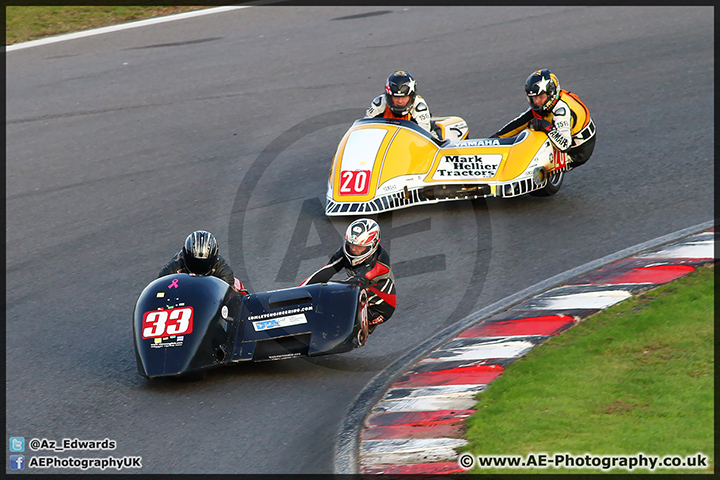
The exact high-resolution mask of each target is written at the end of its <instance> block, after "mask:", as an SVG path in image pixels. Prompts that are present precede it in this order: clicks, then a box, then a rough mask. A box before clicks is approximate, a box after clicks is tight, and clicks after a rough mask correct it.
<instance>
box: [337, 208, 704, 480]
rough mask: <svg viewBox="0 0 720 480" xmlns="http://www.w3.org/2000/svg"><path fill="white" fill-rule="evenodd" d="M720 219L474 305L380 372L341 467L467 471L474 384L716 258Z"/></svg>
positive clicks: (353, 417) (479, 387)
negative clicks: (461, 452) (464, 461)
mask: <svg viewBox="0 0 720 480" xmlns="http://www.w3.org/2000/svg"><path fill="white" fill-rule="evenodd" d="M714 231H715V230H714V222H713V221H710V222H706V223H704V224H701V225H697V226H695V227H690V228H687V229H684V230H680V231H678V232H675V233H673V234H670V235H666V236H663V237H660V238H657V239H655V240H652V241H649V242H645V243H643V244H640V245H636V246H635V247H631V248H628V249H625V250H622V251H620V252H617V253H616V254H613V255H609V256H607V257H604V258H602V259H599V260H596V261H594V262H590V263H588V264H586V265H583V266H581V267H578V268H575V269H572V270H569V271H568V272H565V273H563V274H560V275H556V276H555V277H552V278H551V279H548V280H546V281H544V282H541V283H539V284H537V285H535V286H533V287H530V288H528V289H525V290H523V291H522V292H518V293H517V294H515V295H513V296H511V297H508V298H506V299H504V300H501V301H500V302H497V303H495V304H493V305H490V306H489V307H487V308H485V309H483V310H480V311H479V312H475V313H474V314H472V315H470V316H468V317H466V318H465V319H463V320H462V321H460V322H458V324H456V325H454V326H451V327H448V328H447V329H445V330H443V331H442V332H439V333H438V334H437V335H435V336H434V337H433V338H431V339H428V341H426V342H424V343H423V344H422V345H419V346H418V347H416V348H415V349H413V351H411V352H409V353H408V354H407V355H405V356H404V357H403V358H401V359H399V360H398V361H396V362H395V363H394V364H392V365H390V366H389V367H388V368H387V369H386V370H384V371H383V372H381V373H379V374H378V375H377V376H376V377H375V378H373V379H372V380H371V381H370V383H369V384H368V385H367V386H366V387H365V388H364V389H363V391H362V392H361V393H360V395H359V396H358V398H357V399H356V401H355V403H354V404H353V405H352V407H351V408H350V410H349V412H348V414H347V416H346V419H345V422H344V423H343V427H342V430H341V432H340V433H339V435H338V438H337V446H336V450H335V472H336V473H340V474H356V473H362V474H416V475H417V474H447V473H462V472H464V471H465V470H464V469H462V468H461V467H460V466H459V464H458V453H457V452H456V450H455V449H456V448H457V447H460V446H463V445H466V444H467V443H468V442H467V440H465V439H464V438H462V435H463V428H464V422H465V420H466V419H467V418H468V417H470V416H471V415H472V414H473V413H475V411H476V410H475V409H474V407H475V405H476V404H477V401H476V400H475V398H474V397H475V394H477V393H478V392H481V391H483V390H485V389H487V388H488V387H489V386H490V383H491V382H492V381H493V380H494V379H495V378H497V377H499V376H500V375H502V373H503V370H504V369H505V367H506V366H507V365H509V364H510V363H512V362H513V361H515V360H516V359H518V358H520V357H522V356H523V355H525V354H526V353H527V352H529V351H530V350H532V349H533V348H535V347H536V346H538V345H541V344H542V343H543V342H544V341H545V340H547V339H548V338H550V337H552V336H554V335H558V334H559V333H561V332H563V331H565V330H567V329H568V328H571V327H572V326H573V325H575V324H577V323H578V322H581V321H583V320H584V319H586V318H587V317H589V316H590V315H592V314H594V313H597V312H599V311H601V310H603V309H605V308H607V307H610V306H611V305H615V304H616V303H619V302H622V301H623V300H625V299H627V298H630V297H632V296H633V295H638V294H640V293H643V292H645V291H647V290H650V289H652V288H655V287H657V286H660V285H663V284H665V283H668V282H671V281H673V280H676V279H678V278H680V277H682V276H684V275H687V274H688V273H690V272H692V271H694V270H695V269H696V268H697V267H699V266H701V265H705V264H709V263H713V262H714V261H715V252H714V235H715V233H714Z"/></svg>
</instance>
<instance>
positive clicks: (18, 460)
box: [10, 455, 25, 470]
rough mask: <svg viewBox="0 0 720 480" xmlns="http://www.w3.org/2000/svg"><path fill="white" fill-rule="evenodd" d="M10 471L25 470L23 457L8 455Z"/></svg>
mask: <svg viewBox="0 0 720 480" xmlns="http://www.w3.org/2000/svg"><path fill="white" fill-rule="evenodd" d="M10 470H25V455H10Z"/></svg>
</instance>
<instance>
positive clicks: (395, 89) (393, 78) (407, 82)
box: [385, 70, 417, 117]
mask: <svg viewBox="0 0 720 480" xmlns="http://www.w3.org/2000/svg"><path fill="white" fill-rule="evenodd" d="M416 96H417V82H415V79H414V78H413V76H412V75H410V74H409V73H408V72H405V71H403V70H398V71H397V72H395V73H393V74H392V75H390V76H389V77H388V79H387V82H385V101H386V102H387V105H388V107H390V110H391V111H392V112H393V113H394V114H395V115H397V116H400V117H402V116H405V115H407V114H408V113H410V110H411V109H412V107H413V104H414V103H415V97H416ZM398 97H408V100H407V103H406V104H405V105H402V106H399V105H396V104H395V103H396V102H395V99H396V98H398Z"/></svg>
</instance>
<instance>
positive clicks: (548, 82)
mask: <svg viewBox="0 0 720 480" xmlns="http://www.w3.org/2000/svg"><path fill="white" fill-rule="evenodd" d="M525 93H526V94H527V97H528V102H529V103H530V107H531V108H532V109H533V110H535V111H536V112H538V113H548V112H550V111H552V109H553V107H555V104H556V103H557V101H558V99H559V98H560V82H559V81H558V78H557V77H556V76H555V74H554V73H552V72H551V71H550V70H548V69H543V70H536V71H535V72H533V73H531V74H530V76H529V77H528V78H527V80H525ZM543 93H546V94H547V100H546V101H545V103H543V104H542V105H535V104H534V103H533V100H532V97H537V96H538V95H540V94H543Z"/></svg>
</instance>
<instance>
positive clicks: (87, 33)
mask: <svg viewBox="0 0 720 480" xmlns="http://www.w3.org/2000/svg"><path fill="white" fill-rule="evenodd" d="M253 6H254V5H239V6H231V7H215V8H206V9H203V10H193V11H192V12H183V13H175V14H172V15H165V16H164V17H155V18H148V19H146V20H138V21H136V22H128V23H121V24H119V25H110V26H108V27H101V28H93V29H91V30H83V31H82V32H75V33H68V34H65V35H56V36H53V37H47V38H41V39H38V40H31V41H29V42H22V43H15V44H13V45H7V46H6V47H5V51H6V52H12V51H14V50H22V49H25V48H31V47H38V46H40V45H48V44H50V43H57V42H64V41H66V40H75V39H76V38H83V37H91V36H93V35H102V34H104V33H111V32H118V31H120V30H127V29H130V28H138V27H146V26H148V25H157V24H158V23H165V22H173V21H175V20H184V19H186V18H192V17H200V16H203V15H211V14H213V13H222V12H228V11H231V10H240V9H242V8H251V7H253Z"/></svg>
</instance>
